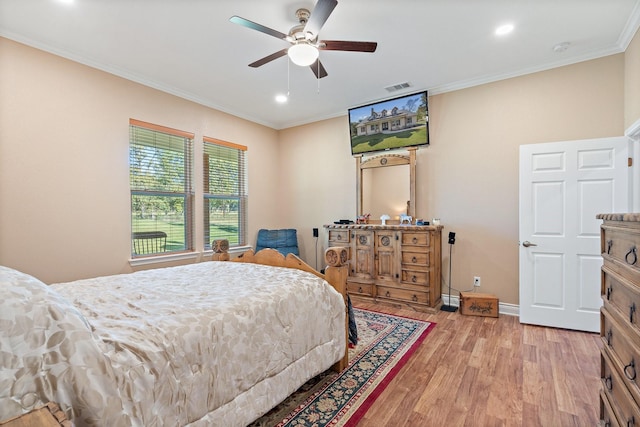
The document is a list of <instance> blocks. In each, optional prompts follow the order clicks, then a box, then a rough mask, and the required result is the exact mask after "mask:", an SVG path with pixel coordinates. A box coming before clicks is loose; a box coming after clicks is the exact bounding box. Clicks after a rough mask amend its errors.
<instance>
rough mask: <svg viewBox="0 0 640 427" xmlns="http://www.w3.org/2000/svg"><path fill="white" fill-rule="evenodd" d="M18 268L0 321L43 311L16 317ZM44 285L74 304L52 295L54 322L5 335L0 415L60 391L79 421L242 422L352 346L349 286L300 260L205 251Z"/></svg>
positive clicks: (57, 396)
mask: <svg viewBox="0 0 640 427" xmlns="http://www.w3.org/2000/svg"><path fill="white" fill-rule="evenodd" d="M2 273H3V271H2V270H0V274H2ZM4 273H5V275H6V273H7V272H6V271H4ZM9 276H10V279H13V280H9V282H10V285H7V286H5V288H7V287H8V288H7V289H5V288H3V289H0V290H1V291H2V292H3V295H8V297H7V298H5V299H4V300H2V303H3V305H2V307H1V310H0V324H3V323H4V324H8V323H9V322H12V321H13V322H14V323H15V322H17V323H20V322H24V321H25V320H24V317H25V316H27V317H34V316H35V317H41V316H43V314H42V313H40V311H42V310H39V309H37V308H34V307H31V308H30V310H31V311H32V312H37V313H38V314H37V315H34V316H32V315H30V314H28V313H29V312H30V311H29V310H26V311H23V313H22V314H19V313H14V314H15V316H17V317H18V318H19V319H18V320H16V319H10V317H11V316H12V314H11V312H12V311H14V312H15V311H18V310H20V307H19V303H18V302H16V298H13V300H12V298H11V293H10V292H9V290H10V289H11V286H16V285H18V286H19V285H20V282H24V280H20V278H18V280H16V277H11V275H9ZM5 282H6V280H0V285H2V286H4V285H3V283H5ZM30 286H31V287H33V286H35V284H34V283H30ZM36 288H37V286H36ZM36 290H37V292H36V291H35V290H34V291H33V292H32V294H34V295H37V296H38V298H36V299H37V300H38V301H37V302H36V303H37V304H43V300H44V303H49V302H50V301H54V302H55V304H56V305H60V304H66V303H67V302H68V303H69V304H70V306H71V308H64V307H63V308H59V307H57V308H55V309H51V308H50V307H48V308H47V309H46V310H45V311H46V312H47V313H50V314H49V315H50V316H53V317H54V319H53V320H51V319H49V320H48V321H47V322H48V323H47V325H48V326H47V329H51V330H52V332H51V334H49V335H47V336H46V337H43V338H40V339H36V340H35V341H33V340H32V341H33V343H32V344H29V345H27V346H26V347H25V346H24V345H19V344H18V341H19V340H20V339H23V340H25V342H27V341H28V338H25V337H18V336H19V335H28V334H29V331H26V330H24V328H19V329H18V330H15V331H14V332H13V333H11V335H14V336H13V338H12V339H9V340H5V339H4V338H6V337H4V336H3V337H2V338H3V339H2V340H0V363H2V369H0V388H3V387H9V389H8V390H9V391H8V392H4V391H2V390H0V419H3V418H6V417H8V416H11V414H7V413H6V412H7V411H4V409H7V410H8V412H11V411H13V412H15V411H16V410H18V409H19V410H22V411H27V410H28V409H30V407H33V406H37V403H38V401H42V402H46V401H47V400H52V401H56V402H57V403H59V404H60V405H61V407H63V409H66V410H67V412H68V416H72V417H73V418H74V422H75V423H76V425H77V426H82V425H91V424H93V425H109V426H112V425H140V426H145V427H150V426H184V425H193V426H196V425H197V426H200V425H202V426H204V425H207V426H210V425H220V426H242V425H246V424H247V423H249V422H251V421H252V420H253V419H255V418H257V417H258V416H260V415H262V414H263V413H265V412H266V411H267V410H269V409H270V408H271V407H273V406H274V405H275V404H277V403H279V402H280V401H281V400H283V399H284V398H285V397H286V396H288V395H289V394H291V393H292V392H293V391H295V389H296V388H297V387H299V386H300V385H301V384H302V383H304V382H305V381H306V380H308V379H309V378H312V377H313V376H315V375H317V374H318V373H320V372H322V371H323V370H326V369H327V368H329V367H330V366H331V365H332V364H333V363H335V362H336V361H338V360H339V359H340V358H341V356H342V355H343V352H344V348H345V337H344V335H345V334H344V324H345V317H344V316H345V315H344V313H345V309H344V303H343V300H342V297H341V296H340V295H339V294H338V293H337V292H336V291H335V290H334V289H333V288H332V287H331V286H330V285H329V284H327V283H326V282H324V281H322V280H320V279H319V278H317V277H316V276H314V275H312V274H309V273H304V272H301V271H298V270H294V269H287V268H276V267H266V266H261V265H255V264H244V263H235V262H203V263H198V264H193V265H187V266H181V267H171V268H162V269H154V270H147V271H141V272H137V273H133V274H123V275H116V276H108V277H100V278H95V279H87V280H79V281H75V282H71V283H61V284H55V285H51V286H50V287H49V288H48V289H45V290H44V291H43V290H40V289H36ZM8 292H9V293H8ZM43 292H44V293H43ZM14 293H15V292H14ZM18 294H19V296H20V298H19V299H21V300H24V299H25V298H24V290H20V291H19V292H18ZM43 295H44V296H43ZM7 302H8V304H7ZM23 302H24V301H23ZM29 304H32V303H29ZM74 307H75V308H74ZM23 309H24V307H23ZM76 309H77V311H79V313H77V312H76V311H75V310H76ZM34 310H35V311H34ZM25 312H26V313H27V314H26V315H25V314H24V313H25ZM51 313H52V314H51ZM56 313H57V314H56ZM61 313H64V316H63V315H62V314H61ZM69 315H73V317H74V318H76V317H77V319H74V320H73V321H71V322H70V321H68V319H66V318H64V317H68V316H69ZM56 317H57V318H58V319H55V318H56ZM41 321H42V319H39V320H38V319H36V323H37V322H41ZM31 322H32V324H33V321H31ZM61 322H63V323H64V324H62V325H61ZM70 324H71V326H69V325H70ZM79 325H81V326H82V327H80V326H79ZM87 326H88V328H87ZM65 328H71V329H72V330H71V331H70V330H66V329H65ZM83 328H85V330H80V331H75V330H74V329H83ZM14 329H15V328H14ZM87 329H89V330H87ZM61 330H62V332H60V331H61ZM56 332H57V333H58V337H57V338H56V339H52V335H53V334H55V333H56ZM3 334H4V331H3ZM60 334H61V335H60ZM9 338H11V337H9ZM76 338H77V341H78V342H76ZM89 341H92V342H93V343H91V342H89ZM8 343H12V344H8ZM9 345H13V346H14V348H12V349H11V350H10V352H11V353H13V354H12V355H11V356H8V355H7V350H9V349H7V348H6V347H7V346H9ZM38 352H40V354H41V356H40V360H37V358H38ZM34 364H36V365H37V366H32V365H34ZM61 365H65V366H61ZM78 370H80V372H77V371H78ZM27 377H29V378H27ZM11 378H13V379H11ZM29 381H32V382H31V384H34V385H31V386H30V385H29V384H30V382H29ZM68 383H71V384H68ZM6 394H10V395H9V396H7V395H6ZM27 396H29V398H27ZM71 407H73V414H70V413H69V411H70V410H71V409H70V408H71Z"/></svg>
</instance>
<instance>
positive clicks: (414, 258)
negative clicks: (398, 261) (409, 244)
mask: <svg viewBox="0 0 640 427" xmlns="http://www.w3.org/2000/svg"><path fill="white" fill-rule="evenodd" d="M402 263H403V264H415V265H423V266H425V267H429V265H430V262H429V252H408V251H402Z"/></svg>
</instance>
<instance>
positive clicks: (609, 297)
mask: <svg viewBox="0 0 640 427" xmlns="http://www.w3.org/2000/svg"><path fill="white" fill-rule="evenodd" d="M611 292H613V288H612V287H611V285H609V286H608V287H607V301H610V300H611Z"/></svg>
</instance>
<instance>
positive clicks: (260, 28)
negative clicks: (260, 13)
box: [229, 15, 287, 40]
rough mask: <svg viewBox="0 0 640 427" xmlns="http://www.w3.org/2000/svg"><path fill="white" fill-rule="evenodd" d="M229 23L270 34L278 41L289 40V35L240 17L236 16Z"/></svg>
mask: <svg viewBox="0 0 640 427" xmlns="http://www.w3.org/2000/svg"><path fill="white" fill-rule="evenodd" d="M229 21H231V22H233V23H234V24H238V25H242V26H243V27H247V28H251V29H252V30H256V31H260V32H261V33H265V34H268V35H270V36H273V37H275V38H277V39H283V40H286V39H287V35H286V34H284V33H281V32H280V31H276V30H274V29H272V28H269V27H265V26H264V25H261V24H258V23H256V22H253V21H249V20H248V19H244V18H241V17H239V16H235V15H234V16H232V17H231V18H229Z"/></svg>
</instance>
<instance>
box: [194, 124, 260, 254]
mask: <svg viewBox="0 0 640 427" xmlns="http://www.w3.org/2000/svg"><path fill="white" fill-rule="evenodd" d="M202 141H203V149H202V182H203V187H202V203H203V206H202V212H203V221H202V226H203V230H202V236H203V239H204V250H205V251H206V250H211V242H212V241H213V240H214V239H218V238H227V239H228V237H227V236H225V235H219V236H216V235H215V234H214V235H212V233H211V220H210V218H211V217H210V214H211V213H210V210H209V203H208V201H209V200H215V199H222V200H224V199H234V200H236V201H237V206H238V222H237V227H238V232H237V240H238V241H237V242H233V241H232V240H230V241H229V246H230V247H231V248H239V247H246V245H247V229H248V200H249V194H248V182H247V181H248V167H247V162H248V160H247V151H248V149H247V147H246V146H244V145H240V144H235V143H233V142H228V141H223V140H221V139H217V138H211V137H208V136H203V138H202ZM208 146H216V147H219V148H220V149H222V150H224V149H229V150H236V154H237V156H238V157H237V170H238V174H239V175H241V176H240V177H239V180H238V181H239V182H238V181H236V182H235V189H236V190H237V192H236V193H233V194H231V193H220V192H211V191H210V188H209V182H208V180H209V177H210V172H209V158H208V156H210V155H211V154H210V153H209V150H208V149H207V147H208ZM228 240H229V239H228Z"/></svg>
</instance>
